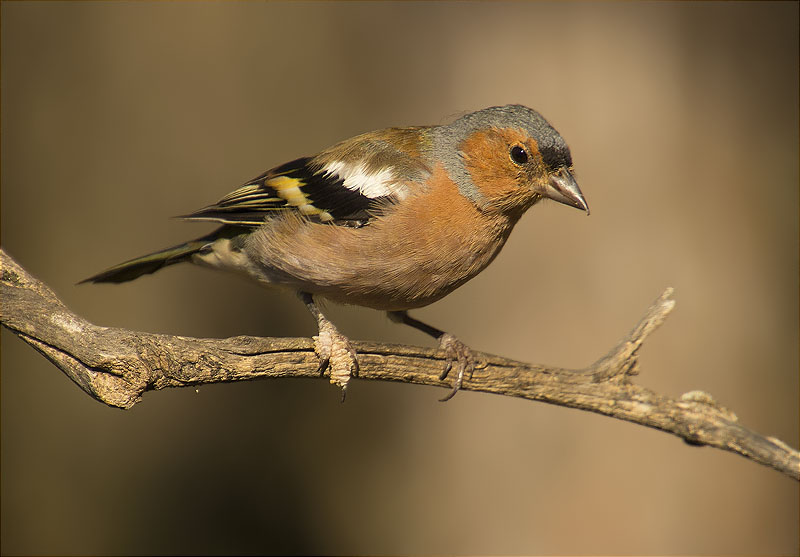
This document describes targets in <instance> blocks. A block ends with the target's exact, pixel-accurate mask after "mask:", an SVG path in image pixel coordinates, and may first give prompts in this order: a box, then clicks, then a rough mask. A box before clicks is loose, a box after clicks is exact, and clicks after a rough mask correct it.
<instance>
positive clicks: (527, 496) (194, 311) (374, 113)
mask: <svg viewBox="0 0 800 557" xmlns="http://www.w3.org/2000/svg"><path fill="white" fill-rule="evenodd" d="M797 21H798V4H797V3H795V2H781V3H758V4H750V3H733V4H731V3H712V4H668V3H646V4H637V3H613V4H603V3H591V4H584V3H566V4H549V3H533V4H528V3H491V4H490V3H465V4H462V3H455V2H453V3H445V4H425V3H409V4H402V3H390V2H384V3H377V4H372V3H346V4H338V3H297V4H281V3H263V4H262V3H225V4H223V3H214V2H211V3H198V4H195V3H111V4H107V3H95V2H91V3H47V2H33V3H25V2H14V3H9V2H3V3H2V245H3V247H4V248H5V249H6V250H7V252H8V253H10V254H11V255H12V256H13V257H15V258H16V259H17V260H18V261H19V262H20V263H21V264H22V265H23V266H25V267H26V268H27V269H28V270H29V271H31V272H32V273H34V274H35V275H36V276H38V277H39V278H41V279H43V280H44V281H45V282H46V283H47V284H49V285H50V286H51V287H53V288H54V289H55V291H56V292H57V293H58V294H59V295H60V296H61V297H62V298H63V299H64V301H65V302H66V303H67V304H68V305H69V306H70V307H71V308H72V309H74V310H75V311H77V312H78V313H80V314H82V315H85V316H86V317H87V318H89V319H90V320H92V321H93V322H95V323H98V324H103V325H108V326H119V327H126V328H131V329H139V330H147V331H154V332H155V331H158V332H164V333H171V334H180V335H192V336H216V337H226V336H233V335H240V334H249V335H263V336H269V335H273V336H310V335H311V334H313V333H314V332H315V328H314V323H313V321H312V319H311V318H310V317H309V316H308V315H307V313H306V312H305V310H304V309H303V307H302V306H301V304H300V303H299V302H298V301H297V300H295V299H294V298H293V297H291V296H286V295H283V294H280V293H273V292H265V291H262V290H260V289H259V288H257V287H255V286H251V285H250V284H248V283H245V282H243V281H240V280H238V279H237V278H235V277H229V276H225V275H223V274H215V273H213V272H210V271H206V270H200V269H198V268H193V267H190V266H179V267H173V268H171V269H169V270H167V271H164V272H162V273H159V274H157V275H155V276H152V277H145V278H143V279H141V280H139V281H136V282H134V283H130V284H126V285H122V286H116V287H115V286H88V285H83V286H80V287H78V286H75V283H76V282H77V281H78V280H80V279H82V278H85V277H86V276H88V275H90V274H93V273H95V272H97V271H99V270H102V269H104V268H105V267H107V266H109V265H111V264H114V263H118V262H120V261H122V260H124V259H127V258H129V257H133V256H137V255H141V254H143V253H146V252H149V251H153V250H155V249H157V248H161V247H165V246H167V245H171V244H174V243H177V242H180V241H182V240H185V239H188V238H190V237H194V236H197V235H200V234H202V233H204V232H205V231H206V230H209V229H210V226H203V225H198V224H191V223H183V222H180V221H178V220H174V219H173V220H171V219H170V218H169V217H171V216H173V215H178V214H182V213H186V212H188V211H191V210H193V209H196V208H198V207H201V206H204V205H206V204H207V203H209V202H213V201H215V200H217V199H218V198H219V197H221V196H222V195H223V194H225V193H228V192H229V191H230V190H231V189H232V188H234V187H235V186H238V185H239V184H241V183H242V182H244V181H245V180H247V179H249V178H251V177H253V176H255V175H257V174H259V173H260V172H262V171H263V170H265V169H267V168H269V167H271V166H274V165H277V164H279V163H282V162H285V161H287V160H290V159H292V158H295V157H298V156H302V155H306V154H312V153H314V152H316V151H317V150H319V149H321V148H323V147H325V146H328V145H330V144H331V143H333V142H336V141H338V140H340V139H343V138H346V137H349V136H351V135H354V134H356V133H360V132H363V131H368V130H372V129H377V128H382V127H386V126H398V125H414V124H429V123H440V122H445V121H449V120H450V119H451V118H452V117H453V116H454V115H457V114H460V113H462V112H464V111H471V110H475V109H479V108H483V107H486V106H490V105H496V104H505V103H509V102H516V103H522V104H526V105H528V106H531V107H534V108H536V109H537V110H539V111H541V112H542V113H543V114H544V115H545V117H546V118H548V119H549V120H550V121H551V123H553V125H554V126H555V127H556V128H557V129H558V130H559V131H560V132H561V133H562V134H563V136H564V137H565V138H566V140H567V142H568V143H569V144H570V146H571V148H572V152H573V158H574V161H575V167H576V171H577V176H578V181H579V183H580V185H581V188H582V189H583V192H584V194H585V195H586V198H587V200H588V202H589V205H590V207H591V210H592V214H591V217H589V218H586V217H585V216H583V215H582V214H581V213H579V212H578V211H575V210H572V209H568V208H566V207H563V206H560V205H556V204H553V203H551V204H547V205H543V206H538V207H536V208H534V210H532V211H531V212H530V213H529V214H528V215H526V217H525V218H524V219H523V220H522V221H521V223H520V224H519V225H518V227H517V229H516V231H515V233H514V234H513V235H512V236H511V239H510V241H509V243H508V245H507V246H506V248H505V250H504V252H503V253H502V254H501V255H500V257H499V258H498V259H497V260H496V261H495V263H494V264H493V265H491V266H490V267H489V268H488V269H487V270H486V271H485V272H484V273H483V274H481V275H480V276H479V277H477V278H476V279H475V280H473V281H472V282H470V283H468V284H467V285H465V286H464V287H462V288H461V289H460V290H458V291H456V292H455V293H454V294H452V295H451V296H449V297H448V298H446V299H445V300H443V301H441V302H439V303H437V304H435V305H433V306H431V307H429V308H425V309H423V310H419V311H417V312H415V313H414V315H416V316H418V317H420V318H423V319H425V320H428V321H430V322H431V323H433V324H435V325H436V326H437V327H441V328H444V329H446V330H448V331H450V332H453V333H454V334H456V335H457V336H459V337H460V338H461V339H462V340H464V341H465V342H467V343H468V344H469V345H471V346H472V347H474V348H476V349H478V350H484V351H487V352H492V353H496V354H502V355H505V356H509V357H513V358H517V359H521V360H526V361H533V362H541V363H550V364H555V365H561V366H570V367H580V366H584V365H587V364H589V363H590V362H592V361H594V360H595V359H596V358H597V357H598V356H600V355H601V354H603V353H605V351H606V350H608V349H609V348H610V347H611V346H612V345H613V344H614V343H615V342H616V341H617V340H618V339H619V338H620V337H621V336H623V335H624V334H626V333H627V331H628V330H629V328H630V327H631V326H632V325H633V324H634V323H635V322H636V320H637V319H638V318H639V317H640V316H641V314H642V313H643V311H644V310H645V308H646V307H647V306H648V304H649V303H650V302H651V301H652V300H653V299H654V298H655V297H656V296H658V295H659V294H660V293H661V292H662V290H663V289H664V288H665V287H666V286H674V287H675V289H676V294H675V296H676V299H677V302H678V305H677V309H676V311H675V312H674V313H673V315H672V316H671V317H670V318H669V319H668V320H667V322H666V324H665V325H664V326H663V327H662V328H661V329H660V330H659V331H658V332H657V333H656V334H655V335H654V336H653V337H652V338H651V340H650V341H649V342H648V344H646V345H645V347H644V349H643V350H642V354H641V357H642V375H641V376H640V378H639V379H638V381H639V382H640V383H642V384H644V385H646V386H648V387H650V388H653V389H655V390H657V391H659V392H661V393H664V394H667V395H670V396H679V395H680V394H681V393H684V392H686V391H689V390H692V389H704V390H707V391H709V392H710V393H712V394H713V395H714V396H715V397H716V398H717V399H718V400H719V402H720V403H722V404H723V405H725V406H727V407H729V408H731V409H733V410H734V411H735V412H736V413H737V414H738V415H739V417H740V419H741V420H742V422H743V423H744V424H746V425H748V426H750V427H752V428H754V429H756V430H757V431H759V432H762V433H764V434H768V435H774V436H777V437H779V438H781V439H783V440H785V441H787V442H788V443H790V444H792V445H793V446H797V444H798V24H797ZM331 314H332V316H333V318H334V320H335V321H336V322H337V323H338V324H339V326H340V328H342V329H343V331H344V332H345V333H347V334H349V335H350V336H351V338H354V339H376V340H384V341H391V342H401V343H417V344H426V345H430V344H431V343H430V342H429V340H428V339H427V338H425V337H424V336H423V335H421V334H419V333H417V332H415V331H413V330H411V329H408V328H403V327H399V326H397V325H394V324H392V323H390V322H389V321H388V320H387V319H386V317H385V316H384V315H383V314H380V313H378V312H374V311H370V310H361V309H355V308H340V307H333V308H331ZM443 394H444V391H440V390H436V389H431V388H422V387H414V386H408V385H399V384H388V383H387V384H379V383H365V382H360V381H355V382H354V383H353V384H352V385H351V390H350V396H349V397H348V401H347V403H346V404H344V405H341V404H339V393H338V392H337V390H336V389H335V388H334V387H332V386H330V385H328V384H327V382H326V381H322V380H319V381H311V380H279V381H262V382H252V383H248V384H235V385H217V386H207V387H202V388H200V389H199V392H195V389H183V390H172V391H165V392H159V393H150V394H148V395H146V396H145V398H144V401H143V402H142V403H141V404H139V405H137V406H136V407H135V408H134V409H132V410H131V411H128V412H123V411H119V410H113V409H109V408H106V407H104V406H102V405H101V404H99V403H97V402H95V401H93V400H91V399H90V398H89V397H87V396H86V395H84V394H83V393H82V392H81V391H80V390H79V389H78V388H77V387H75V386H74V385H72V384H71V383H70V382H69V381H68V380H67V379H66V378H65V377H64V376H63V375H62V374H61V372H59V371H58V370H57V369H55V368H54V367H53V366H52V365H50V364H49V363H48V362H47V361H46V360H45V359H44V358H42V357H41V356H39V355H38V354H37V353H36V352H34V351H33V350H32V349H31V348H29V347H28V346H26V345H24V344H23V343H22V342H21V341H20V340H18V339H17V338H16V337H14V336H13V335H11V334H9V333H8V332H7V331H5V330H3V336H2V552H3V553H4V554H152V553H176V554H184V553H189V554H191V553H198V554H213V553H227V554H237V553H242V554H248V553H283V552H288V553H383V554H386V553H389V554H405V553H440V554H441V553H444V554H447V553H480V554H520V553H521V554H535V553H583V554H602V553H621V554H626V553H639V554H652V553H658V554H667V553H767V554H769V553H782V554H791V553H796V552H797V551H798V485H797V483H795V482H793V481H791V480H789V479H787V478H786V477H783V476H782V475H780V474H778V473H777V472H774V471H772V470H770V469H767V468H764V467H760V466H757V465H755V464H753V463H751V462H749V461H747V460H745V459H743V458H741V457H738V456H735V455H732V454H728V453H723V452H721V451H716V450H711V449H698V448H693V447H690V446H688V445H686V444H684V443H682V442H681V441H680V440H679V439H677V438H674V437H671V436H668V435H665V434H663V433H659V432H657V431H653V430H649V429H645V428H642V427H636V426H633V425H630V424H627V423H622V422H619V421H615V420H611V419H608V418H603V417H600V416H596V415H592V414H588V413H584V412H578V411H574V410H566V409H563V408H557V407H550V406H547V405H543V404H534V403H531V402H525V401H520V400H516V399H510V398H504V397H498V396H490V395H485V394H475V393H461V394H459V395H458V396H457V397H456V398H455V399H454V400H453V401H451V402H449V403H447V404H440V403H439V402H437V399H438V398H439V397H441V396H442V395H443Z"/></svg>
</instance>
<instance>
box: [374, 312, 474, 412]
mask: <svg viewBox="0 0 800 557" xmlns="http://www.w3.org/2000/svg"><path fill="white" fill-rule="evenodd" d="M386 313H387V314H388V315H389V319H391V320H392V321H394V322H395V323H403V324H404V325H408V326H410V327H414V328H415V329H417V330H419V331H422V332H423V333H425V334H426V335H430V336H432V337H433V338H435V339H436V340H438V341H439V350H444V352H445V354H446V355H447V363H446V364H445V367H444V371H442V374H441V375H440V376H439V379H441V380H444V379H445V378H446V377H447V375H448V374H449V373H450V370H451V369H453V363H454V362H455V363H456V364H457V365H458V367H457V371H456V377H455V380H454V381H453V389H452V390H451V391H450V392H449V393H448V395H447V396H446V397H444V398H443V399H441V401H442V402H445V401H447V400H450V399H451V398H453V397H454V396H455V395H456V393H457V392H458V390H459V389H460V388H461V385H462V384H463V382H464V375H465V374H469V378H470V379H472V373H473V372H474V371H475V365H476V358H475V354H474V353H473V352H472V350H471V349H470V348H469V346H467V345H466V344H464V343H463V342H461V341H460V340H458V339H457V338H456V337H454V336H453V335H451V334H450V333H445V332H444V331H442V330H439V329H437V328H436V327H432V326H430V325H428V324H427V323H423V322H422V321H420V320H418V319H414V318H413V317H411V316H410V315H408V312H406V311H388V312H386Z"/></svg>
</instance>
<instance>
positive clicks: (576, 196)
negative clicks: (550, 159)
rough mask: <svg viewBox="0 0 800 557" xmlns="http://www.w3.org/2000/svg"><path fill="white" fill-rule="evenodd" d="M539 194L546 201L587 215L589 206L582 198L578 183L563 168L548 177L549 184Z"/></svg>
mask: <svg viewBox="0 0 800 557" xmlns="http://www.w3.org/2000/svg"><path fill="white" fill-rule="evenodd" d="M540 193H541V194H542V195H543V196H544V197H547V198H548V199H552V200H553V201H558V202H559V203H563V204H564V205H569V206H570V207H575V208H576V209H581V210H583V211H586V214H587V215H588V214H589V206H588V205H587V204H586V200H585V199H584V198H583V194H582V193H581V189H580V188H579V187H578V183H577V182H576V181H575V178H573V176H572V173H571V172H570V171H569V170H568V169H567V168H565V167H562V168H561V169H560V170H559V171H558V172H556V173H555V174H552V175H550V182H549V183H548V184H547V185H545V187H544V188H543V191H541V192H540Z"/></svg>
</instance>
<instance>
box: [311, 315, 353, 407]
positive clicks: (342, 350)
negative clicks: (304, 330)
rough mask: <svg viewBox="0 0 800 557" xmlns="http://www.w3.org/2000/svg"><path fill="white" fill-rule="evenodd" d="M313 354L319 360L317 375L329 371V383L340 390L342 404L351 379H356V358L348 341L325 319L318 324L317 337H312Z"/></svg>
mask: <svg viewBox="0 0 800 557" xmlns="http://www.w3.org/2000/svg"><path fill="white" fill-rule="evenodd" d="M314 352H316V354H317V357H318V358H319V373H320V375H323V374H324V373H325V371H326V370H329V378H330V382H331V383H332V384H334V385H338V386H339V387H341V389H342V402H344V398H345V396H346V395H347V384H348V383H349V382H350V378H351V377H358V357H357V355H356V351H355V349H354V348H353V346H352V345H351V344H350V340H349V339H348V338H347V337H346V336H344V335H343V334H342V333H340V332H339V330H338V329H337V328H336V326H335V325H334V324H333V323H331V322H330V321H328V320H327V319H324V320H321V321H320V323H319V335H317V336H315V337H314Z"/></svg>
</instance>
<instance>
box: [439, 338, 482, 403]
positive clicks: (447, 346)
mask: <svg viewBox="0 0 800 557" xmlns="http://www.w3.org/2000/svg"><path fill="white" fill-rule="evenodd" d="M439 349H440V350H444V352H445V354H446V355H447V364H446V365H445V368H444V371H443V372H442V374H441V376H440V379H442V380H444V379H445V378H446V377H447V375H448V374H449V373H450V370H452V369H453V364H456V377H455V379H454V381H453V389H452V390H451V391H450V392H449V393H448V394H447V396H445V397H444V398H442V399H440V400H441V402H445V401H448V400H450V399H451V398H453V397H454V396H456V393H457V392H458V391H459V389H461V386H462V385H463V383H464V375H465V374H469V378H470V379H472V374H473V372H474V371H475V365H476V359H475V354H474V353H473V352H472V350H471V349H470V348H469V346H467V345H466V344H464V343H463V342H461V341H460V340H458V339H457V338H456V337H454V336H453V335H451V334H449V333H445V334H443V335H442V336H441V337H440V339H439Z"/></svg>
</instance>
